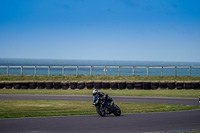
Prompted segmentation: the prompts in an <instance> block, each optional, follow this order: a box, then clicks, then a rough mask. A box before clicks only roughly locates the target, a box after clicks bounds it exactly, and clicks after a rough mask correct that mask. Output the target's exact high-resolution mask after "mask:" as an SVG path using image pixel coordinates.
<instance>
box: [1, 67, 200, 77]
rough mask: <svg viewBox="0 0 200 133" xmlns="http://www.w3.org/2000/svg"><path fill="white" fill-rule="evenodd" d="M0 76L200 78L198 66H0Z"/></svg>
mask: <svg viewBox="0 0 200 133" xmlns="http://www.w3.org/2000/svg"><path fill="white" fill-rule="evenodd" d="M0 75H35V76H37V75H47V76H53V75H61V76H69V75H76V76H78V75H102V76H200V66H160V67H146V66H143V67H141V66H0Z"/></svg>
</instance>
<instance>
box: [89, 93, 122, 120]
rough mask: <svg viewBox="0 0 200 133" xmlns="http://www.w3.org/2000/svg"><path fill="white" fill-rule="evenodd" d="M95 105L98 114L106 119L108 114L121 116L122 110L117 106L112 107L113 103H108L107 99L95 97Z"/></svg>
mask: <svg viewBox="0 0 200 133" xmlns="http://www.w3.org/2000/svg"><path fill="white" fill-rule="evenodd" d="M93 105H94V106H95V107H96V111H97V113H98V114H99V115H100V116H102V117H104V116H105V115H106V114H112V113H113V114H114V115H115V116H120V115H121V110H120V108H119V107H118V106H117V105H116V104H113V105H111V103H110V102H107V101H106V100H105V98H102V97H99V96H94V99H93Z"/></svg>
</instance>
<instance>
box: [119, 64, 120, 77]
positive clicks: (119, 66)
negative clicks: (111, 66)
mask: <svg viewBox="0 0 200 133" xmlns="http://www.w3.org/2000/svg"><path fill="white" fill-rule="evenodd" d="M119 76H120V66H119Z"/></svg>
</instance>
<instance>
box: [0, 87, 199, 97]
mask: <svg viewBox="0 0 200 133" xmlns="http://www.w3.org/2000/svg"><path fill="white" fill-rule="evenodd" d="M99 91H101V92H104V93H106V94H108V95H110V96H150V97H191V98H197V97H198V96H199V90H161V89H160V90H128V89H125V90H99ZM0 94H40V95H92V90H88V89H83V90H62V89H59V90H47V89H41V90H40V89H34V90H31V89H27V90H23V89H0Z"/></svg>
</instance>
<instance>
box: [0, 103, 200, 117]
mask: <svg viewBox="0 0 200 133" xmlns="http://www.w3.org/2000/svg"><path fill="white" fill-rule="evenodd" d="M116 104H117V105H118V106H119V107H120V108H121V110H122V113H148V112H168V111H181V110H193V109H200V107H198V106H185V105H170V104H151V103H121V102H119V103H116ZM0 107H1V108H0V118H21V117H46V116H71V115H94V114H97V112H96V110H95V107H94V106H93V105H92V102H88V101H45V100H35V101H34V100H33V101H29V100H27V101H23V100H0Z"/></svg>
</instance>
